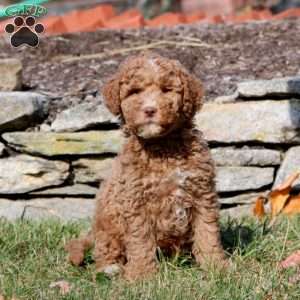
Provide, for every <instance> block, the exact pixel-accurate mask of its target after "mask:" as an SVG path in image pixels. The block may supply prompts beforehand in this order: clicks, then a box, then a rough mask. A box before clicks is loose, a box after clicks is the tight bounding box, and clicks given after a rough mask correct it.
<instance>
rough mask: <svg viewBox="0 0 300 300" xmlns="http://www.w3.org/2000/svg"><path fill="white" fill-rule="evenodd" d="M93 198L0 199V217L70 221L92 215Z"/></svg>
mask: <svg viewBox="0 0 300 300" xmlns="http://www.w3.org/2000/svg"><path fill="white" fill-rule="evenodd" d="M95 202H96V201H95V200H94V199H84V198H38V199H33V200H18V201H14V200H7V199H0V218H5V219H8V220H16V219H32V220H35V219H50V218H51V219H53V218H55V219H60V220H62V221H70V220H77V219H85V218H90V217H92V216H93V213H94V208H95Z"/></svg>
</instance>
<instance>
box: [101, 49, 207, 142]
mask: <svg viewBox="0 0 300 300" xmlns="http://www.w3.org/2000/svg"><path fill="white" fill-rule="evenodd" d="M103 94H104V98H105V101H106V105H107V107H108V108H109V110H110V111H111V112H112V113H113V114H115V115H121V116H122V118H123V120H124V122H125V124H126V127H127V128H128V129H129V131H130V132H131V133H132V134H135V135H137V136H139V137H141V138H143V139H151V138H157V137H162V136H165V135H167V134H168V133H170V132H172V131H173V130H175V129H178V128H180V127H181V126H183V124H185V123H186V122H187V121H190V120H191V119H192V118H193V116H194V114H195V113H196V111H198V110H199V109H200V108H201V105H202V96H203V90H202V85H201V82H200V81H199V80H197V79H196V78H195V77H193V76H192V75H190V74H188V72H187V71H186V70H185V69H184V68H183V67H182V65H180V63H179V62H177V61H175V60H170V59H166V58H163V57H161V56H159V55H156V54H153V53H145V54H142V55H139V56H136V57H131V58H128V59H127V60H125V61H124V62H123V63H122V64H121V65H120V67H119V70H118V72H117V73H116V74H115V75H114V77H113V78H111V79H110V80H109V81H108V82H107V83H106V84H105V85H104V88H103Z"/></svg>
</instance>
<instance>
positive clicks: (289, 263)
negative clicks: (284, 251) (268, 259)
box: [279, 250, 300, 269]
mask: <svg viewBox="0 0 300 300" xmlns="http://www.w3.org/2000/svg"><path fill="white" fill-rule="evenodd" d="M299 265H300V250H297V251H295V252H294V253H292V254H291V255H290V256H288V257H287V258H286V259H285V260H283V261H281V262H280V263H279V266H280V267H281V268H282V269H287V268H289V267H296V266H299Z"/></svg>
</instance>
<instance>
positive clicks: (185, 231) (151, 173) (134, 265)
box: [66, 53, 226, 280]
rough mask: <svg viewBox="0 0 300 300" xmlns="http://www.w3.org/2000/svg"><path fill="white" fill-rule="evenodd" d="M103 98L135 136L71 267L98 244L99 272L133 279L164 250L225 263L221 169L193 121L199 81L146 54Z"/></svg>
mask: <svg viewBox="0 0 300 300" xmlns="http://www.w3.org/2000/svg"><path fill="white" fill-rule="evenodd" d="M103 93H104V97H105V100H106V104H107V106H108V108H109V109H110V111H111V112H112V113H113V114H116V115H121V117H122V118H123V120H124V129H125V132H126V133H127V136H128V138H127V142H126V144H125V145H124V147H123V150H122V151H121V152H120V154H119V155H118V156H117V158H116V159H115V161H114V165H113V170H112V174H111V176H110V178H109V179H107V180H106V181H105V182H104V183H103V184H102V186H101V189H100V192H99V196H98V202H97V208H96V213H95V217H94V223H93V227H92V231H91V233H90V234H89V235H88V236H86V237H84V238H82V239H77V240H73V241H71V242H70V243H69V244H68V245H67V246H66V249H67V250H68V251H69V253H70V256H69V259H70V260H71V262H73V263H74V264H80V263H81V262H82V260H83V256H84V251H85V249H86V248H88V247H90V246H91V244H92V243H94V244H95V248H94V258H95V261H96V267H97V271H103V272H106V273H110V274H112V273H114V272H120V271H121V272H123V273H124V276H125V278H127V279H129V280H134V279H137V278H141V277H144V276H145V275H149V274H152V273H153V272H155V271H156V270H157V262H156V249H157V248H158V247H160V248H161V249H162V250H167V251H170V250H175V251H178V250H179V249H182V248H183V247H189V246H191V249H192V253H193V254H194V256H195V258H196V261H197V262H198V263H200V264H203V263H207V262H209V263H211V262H213V263H216V264H218V265H220V264H224V263H226V259H225V255H224V252H223V249H222V246H221V243H220V234H219V225H218V200H217V194H216V191H215V183H214V177H215V173H214V164H213V161H212V159H211V156H210V153H209V148H208V146H207V144H206V142H205V141H204V140H203V138H202V134H201V132H199V131H198V130H196V129H194V128H193V123H192V119H193V116H194V115H195V113H196V112H197V111H198V110H199V109H200V108H201V105H202V95H203V90H202V85H201V83H200V81H199V80H197V79H196V78H194V77H193V76H191V75H190V74H188V72H187V71H186V70H185V69H183V67H182V66H181V65H180V64H179V62H177V61H174V60H169V59H166V58H163V57H161V56H159V55H156V54H153V53H144V54H142V55H139V56H137V57H132V58H129V59H127V60H126V61H125V62H124V63H123V64H122V65H121V66H120V68H119V70H118V72H117V74H116V75H115V76H114V77H113V78H112V79H111V80H110V81H108V83H106V85H105V86H104V90H103Z"/></svg>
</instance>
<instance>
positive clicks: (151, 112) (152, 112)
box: [144, 106, 157, 117]
mask: <svg viewBox="0 0 300 300" xmlns="http://www.w3.org/2000/svg"><path fill="white" fill-rule="evenodd" d="M156 112H157V109H156V108H155V107H153V106H147V107H144V113H145V115H146V116H147V117H153V116H154V115H155V113H156Z"/></svg>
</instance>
